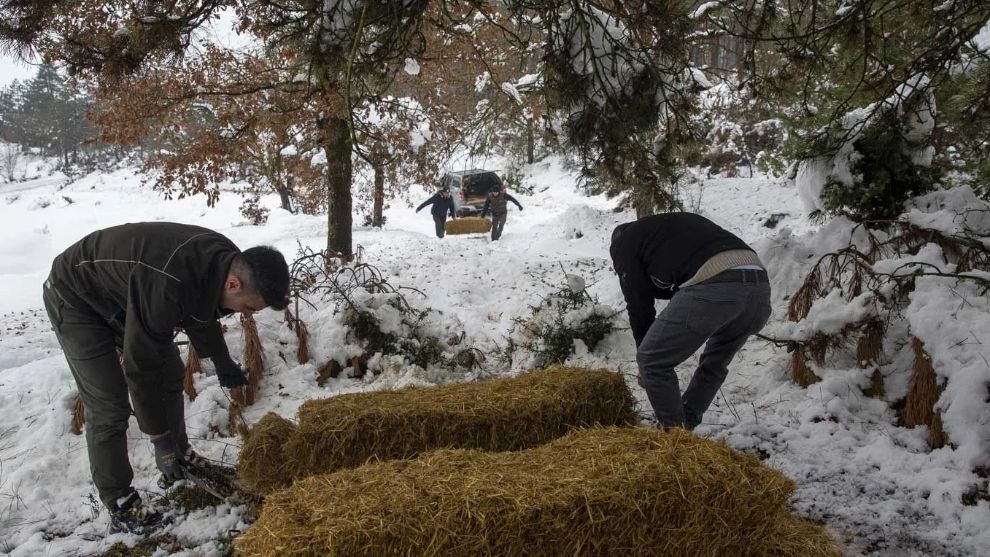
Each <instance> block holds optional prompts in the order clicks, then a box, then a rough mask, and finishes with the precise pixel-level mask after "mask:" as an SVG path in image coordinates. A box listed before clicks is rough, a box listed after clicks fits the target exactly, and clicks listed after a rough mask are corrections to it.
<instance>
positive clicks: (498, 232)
mask: <svg viewBox="0 0 990 557" xmlns="http://www.w3.org/2000/svg"><path fill="white" fill-rule="evenodd" d="M509 201H511V202H513V203H515V204H516V207H519V210H520V211H522V210H523V207H522V205H520V204H519V202H518V201H516V198H515V197H512V196H511V195H509V194H508V193H507V192H506V191H505V186H504V185H498V186H492V190H491V192H489V194H488V198H487V199H485V206H484V207H482V209H481V216H482V217H484V216H485V215H487V214H488V211H489V209H491V212H492V241H493V242H494V241H496V240H498V239H499V238H501V237H502V229H503V228H504V227H505V218H506V216H508V214H509V207H508V205H509Z"/></svg>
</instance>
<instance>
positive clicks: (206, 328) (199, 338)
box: [185, 320, 230, 362]
mask: <svg viewBox="0 0 990 557" xmlns="http://www.w3.org/2000/svg"><path fill="white" fill-rule="evenodd" d="M185 330H186V336H187V337H189V342H191V343H192V345H193V348H195V349H196V354H197V355H199V357H201V358H210V359H211V360H213V361H214V362H216V361H217V360H225V359H226V360H229V359H230V351H229V350H228V349H227V342H226V341H225V340H224V339H223V329H222V328H221V327H220V322H219V321H217V320H213V321H209V322H207V323H203V324H201V325H196V326H187V327H186V329H185Z"/></svg>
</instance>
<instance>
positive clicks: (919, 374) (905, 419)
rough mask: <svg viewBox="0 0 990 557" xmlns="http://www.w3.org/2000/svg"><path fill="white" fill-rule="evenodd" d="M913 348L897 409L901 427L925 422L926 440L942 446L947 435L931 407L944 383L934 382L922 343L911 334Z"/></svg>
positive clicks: (932, 372)
mask: <svg viewBox="0 0 990 557" xmlns="http://www.w3.org/2000/svg"><path fill="white" fill-rule="evenodd" d="M911 348H912V350H914V368H913V371H912V374H911V387H910V388H909V389H908V394H907V396H906V397H905V399H904V408H903V410H902V411H901V424H902V425H904V426H905V427H916V426H919V425H924V426H928V444H929V445H931V446H932V448H933V449H937V448H939V447H944V446H945V445H946V444H947V443H948V442H949V438H948V436H947V435H946V434H945V430H944V429H943V428H942V413H941V412H940V411H939V410H936V409H935V404H936V403H938V399H939V397H941V396H942V391H944V390H945V385H939V384H938V378H937V377H936V376H935V368H934V367H933V366H932V360H931V357H929V356H928V353H927V352H926V351H925V345H924V343H922V342H921V340H919V339H918V338H917V337H912V338H911Z"/></svg>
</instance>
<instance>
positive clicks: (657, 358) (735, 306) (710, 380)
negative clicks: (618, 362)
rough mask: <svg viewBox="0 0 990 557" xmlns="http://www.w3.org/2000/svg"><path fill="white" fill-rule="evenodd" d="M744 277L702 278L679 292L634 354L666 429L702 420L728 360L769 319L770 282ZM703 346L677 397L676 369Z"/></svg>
mask: <svg viewBox="0 0 990 557" xmlns="http://www.w3.org/2000/svg"><path fill="white" fill-rule="evenodd" d="M760 273H762V271H760ZM745 275H746V276H747V277H751V278H750V280H749V281H748V282H742V281H740V282H714V283H708V282H703V283H701V284H696V285H694V286H688V287H687V288H683V289H681V290H679V291H678V292H677V294H674V297H673V298H672V299H671V300H670V303H669V304H667V307H666V308H664V310H663V311H662V312H660V315H659V316H658V317H657V319H656V321H654V322H653V325H651V326H650V329H649V330H648V331H647V332H646V336H645V337H643V341H642V342H641V343H640V345H639V349H638V350H637V352H636V361H637V363H638V364H639V374H640V377H641V380H642V382H643V387H644V388H645V389H646V395H647V397H649V399H650V405H652V406H653V411H654V412H655V413H656V416H657V419H658V420H659V421H660V424H661V425H663V426H664V427H686V428H688V429H694V428H695V426H697V425H698V424H700V423H701V418H702V416H703V415H704V414H705V410H707V409H708V407H709V406H710V405H711V403H712V401H713V400H715V395H716V394H718V389H719V387H721V386H722V382H723V381H725V377H726V376H727V375H728V373H729V369H728V365H729V362H731V361H732V358H733V357H734V356H735V355H736V352H738V351H739V349H740V348H742V346H743V344H745V343H746V339H748V338H749V337H750V335H753V334H755V333H757V332H759V331H760V329H762V328H763V326H764V325H766V323H767V320H768V319H769V318H770V285H769V284H767V283H766V282H755V280H753V278H752V277H755V276H756V273H755V272H752V271H750V272H747V273H745ZM764 280H765V279H764ZM702 344H704V345H705V350H704V351H703V352H702V353H701V360H700V362H699V363H698V369H697V370H695V372H694V375H693V376H692V377H691V383H690V384H689V385H688V388H687V390H685V391H684V394H683V395H681V391H680V385H679V384H678V382H677V374H676V373H675V371H674V369H675V368H676V367H677V366H678V365H679V364H681V363H682V362H684V361H685V360H687V359H688V358H690V357H691V355H692V354H694V353H695V351H697V350H698V348H700V347H701V345H702Z"/></svg>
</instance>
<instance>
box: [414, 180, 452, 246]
mask: <svg viewBox="0 0 990 557" xmlns="http://www.w3.org/2000/svg"><path fill="white" fill-rule="evenodd" d="M427 205H433V207H432V208H430V214H431V215H433V224H435V225H436V233H437V238H443V235H444V231H445V230H444V224H445V223H446V222H447V215H448V214H450V218H454V200H453V199H451V197H450V188H446V187H444V188H440V191H438V192H437V193H435V194H433V195H432V196H431V197H430V198H429V199H427V200H426V201H424V202H423V203H421V204H420V206H419V207H416V212H417V213H418V212H419V211H420V209H422V208H423V207H426V206H427Z"/></svg>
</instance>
